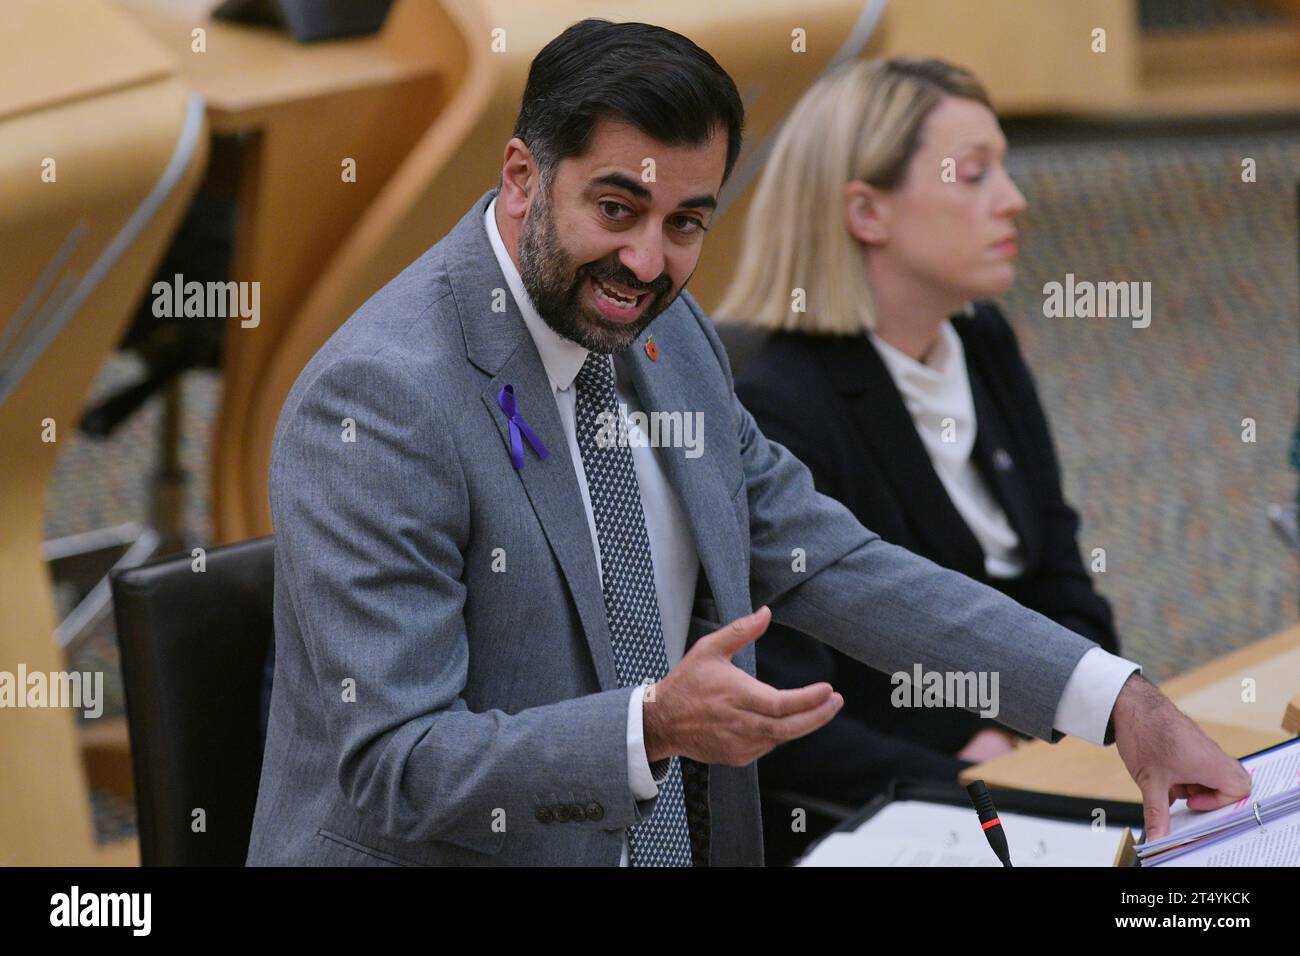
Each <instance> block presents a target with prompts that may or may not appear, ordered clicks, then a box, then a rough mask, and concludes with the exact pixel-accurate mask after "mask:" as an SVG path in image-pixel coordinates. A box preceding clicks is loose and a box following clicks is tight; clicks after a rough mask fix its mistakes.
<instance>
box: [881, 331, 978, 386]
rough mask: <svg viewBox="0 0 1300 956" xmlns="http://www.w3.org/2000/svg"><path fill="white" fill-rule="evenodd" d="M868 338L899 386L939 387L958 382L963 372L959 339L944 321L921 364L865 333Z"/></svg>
mask: <svg viewBox="0 0 1300 956" xmlns="http://www.w3.org/2000/svg"><path fill="white" fill-rule="evenodd" d="M868 337H869V338H870V339H871V344H872V345H874V346H875V347H876V351H877V352H879V353H880V358H881V359H882V360H883V361H884V363H885V367H886V368H888V369H889V373H890V375H891V377H892V378H893V379H894V381H895V382H896V383H899V385H900V386H901V385H902V383H904V382H906V383H908V384H911V385H916V386H919V387H921V388H926V389H936V388H941V387H943V386H945V385H947V384H948V383H950V382H953V381H955V380H957V379H959V378H960V376H961V373H962V372H963V371H964V370H965V356H964V355H963V351H964V350H963V349H962V347H961V338H960V337H959V336H958V335H957V330H956V329H954V328H953V327H952V323H951V322H948V321H945V322H944V323H943V325H941V326H939V336H938V338H937V339H936V340H935V343H934V346H933V347H932V348H931V349H930V354H929V355H927V356H926V361H924V362H918V361H917V360H916V359H914V358H912V356H910V355H907V354H906V353H904V352H901V351H899V350H898V349H896V348H894V346H892V345H890V344H889V343H888V342H886V341H885V340H884V339H882V338H880V337H879V336H877V335H876V334H875V333H874V332H871V333H868Z"/></svg>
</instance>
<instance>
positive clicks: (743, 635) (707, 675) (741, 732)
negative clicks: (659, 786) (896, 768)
mask: <svg viewBox="0 0 1300 956" xmlns="http://www.w3.org/2000/svg"><path fill="white" fill-rule="evenodd" d="M771 620H772V612H771V611H770V610H768V608H767V607H761V608H759V609H758V610H757V611H755V612H754V613H753V614H751V615H749V616H748V617H742V618H740V619H738V620H735V621H732V622H731V623H730V624H728V625H726V626H725V627H723V628H722V629H721V630H717V631H714V632H713V633H712V634H706V635H705V636H704V637H701V638H700V639H699V640H698V641H696V642H695V644H694V645H693V646H692V647H691V649H690V650H689V651H688V652H687V653H686V656H684V657H683V658H682V659H681V661H680V662H679V663H678V664H677V666H676V667H674V668H673V669H672V670H671V671H670V672H669V673H668V676H667V677H665V678H664V679H663V680H661V681H659V682H658V683H656V684H654V685H653V686H652V687H651V688H650V689H649V690H647V691H646V695H645V701H644V704H643V706H642V713H643V715H644V737H645V747H646V756H647V757H648V758H649V759H650V762H651V763H653V762H654V761H656V760H662V759H663V758H665V757H669V756H672V755H673V754H680V755H682V756H685V757H690V758H691V759H692V760H698V761H700V762H701V763H721V764H728V765H730V766H733V767H743V766H744V765H745V764H748V763H752V762H753V761H755V760H757V759H758V758H759V757H761V756H763V754H765V753H767V752H768V751H769V750H771V749H772V748H773V747H775V746H776V745H777V744H780V743H784V742H785V741H787V740H793V739H795V738H796V737H802V736H803V735H804V734H808V733H812V732H813V731H814V730H816V729H817V728H818V727H821V726H823V725H825V724H826V723H827V722H828V721H830V719H831V718H832V717H834V716H835V714H836V713H837V712H838V711H839V709H840V708H841V707H842V706H843V705H844V698H843V697H841V696H840V695H839V694H837V693H835V692H834V690H833V689H832V688H831V685H830V684H827V683H824V682H823V683H820V684H809V685H808V686H807V687H800V688H798V689H797V690H777V689H776V688H775V687H771V686H769V685H767V684H764V683H763V682H762V681H759V680H755V679H754V678H753V677H750V676H749V675H748V674H747V673H745V672H744V671H743V670H741V669H740V668H739V667H737V666H736V665H735V664H733V663H732V662H731V658H732V657H733V656H734V655H735V654H736V653H737V652H738V651H739V650H740V649H741V648H742V647H744V646H745V645H746V644H748V643H750V642H751V641H753V640H755V639H756V638H757V637H758V636H759V635H760V634H762V633H763V632H764V631H766V630H767V625H768V624H769V623H771Z"/></svg>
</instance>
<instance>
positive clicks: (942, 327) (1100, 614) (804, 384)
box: [715, 59, 1118, 858]
mask: <svg viewBox="0 0 1300 956" xmlns="http://www.w3.org/2000/svg"><path fill="white" fill-rule="evenodd" d="M1006 148H1007V147H1006V140H1005V138H1004V137H1003V135H1002V132H1001V130H1000V129H999V127H998V122H997V118H996V117H995V115H994V113H993V110H992V107H991V105H990V103H989V98H988V95H987V94H986V93H985V91H984V89H983V88H982V87H981V85H980V84H979V82H978V81H977V80H976V79H975V78H974V77H973V76H972V75H971V74H970V73H968V72H966V71H964V70H962V69H960V68H958V67H955V66H952V65H949V64H946V63H943V62H939V61H936V60H918V59H893V60H887V61H878V60H877V61H858V62H854V63H852V64H849V65H847V66H846V67H844V68H841V69H839V70H838V71H836V72H834V73H832V74H830V75H828V76H827V77H825V78H823V79H822V80H821V81H819V82H818V83H817V84H816V85H815V86H814V87H813V88H812V89H810V90H809V91H808V93H807V94H806V95H805V96H804V97H803V99H802V100H801V101H800V102H799V104H798V105H797V106H796V107H795V109H794V110H793V112H792V114H791V117H790V119H789V120H788V121H787V122H786V124H785V126H784V127H783V128H782V130H781V132H780V134H779V135H778V138H777V141H776V143H775V146H774V150H773V153H772V156H771V158H770V160H769V162H768V164H767V167H766V170H765V173H764V175H763V177H762V180H761V182H760V184H759V186H758V189H757V192H756V194H755V198H754V202H753V205H752V207H751V208H750V211H749V219H748V224H747V231H746V236H745V245H744V251H743V253H742V256H741V259H740V263H739V268H738V272H737V275H736V277H735V280H734V282H733V283H732V285H731V287H730V289H729V290H728V292H727V295H726V296H725V298H724V301H723V302H722V304H721V305H719V307H718V308H717V309H716V310H715V315H716V316H718V317H719V318H721V319H724V320H733V321H739V322H745V323H749V324H751V325H754V326H758V327H761V328H764V329H768V330H771V331H772V332H773V333H774V334H773V335H771V336H770V337H769V338H768V339H767V340H766V342H765V343H764V345H763V346H762V348H761V350H760V351H759V353H758V354H757V356H756V357H755V358H754V360H753V361H752V362H751V363H750V364H749V365H748V366H747V367H746V368H745V370H744V374H743V375H742V376H741V377H740V379H739V380H738V382H737V386H736V391H737V394H738V395H739V396H740V398H741V400H742V401H743V402H744V404H745V405H746V407H747V408H748V409H749V410H750V412H751V413H752V414H753V415H754V417H755V419H756V420H757V421H758V424H759V426H760V427H761V428H762V430H763V432H764V434H765V435H767V436H768V437H769V438H771V439H773V440H775V441H778V442H780V443H782V444H784V445H786V446H787V447H788V448H790V450H791V451H793V452H794V453H795V454H796V455H798V456H799V457H800V458H801V459H803V461H804V462H805V463H806V464H807V465H808V467H809V468H810V469H811V471H812V473H813V476H814V479H815V481H816V484H817V488H818V490H819V491H821V492H823V493H825V494H828V495H830V496H832V497H835V498H838V499H839V500H840V501H841V502H843V503H844V504H845V505H846V506H847V507H848V508H849V509H850V510H851V511H852V512H853V513H854V515H855V516H856V517H857V518H858V520H859V521H861V522H862V523H863V524H864V525H866V526H867V527H868V528H870V529H872V530H873V531H875V532H876V533H878V534H880V535H881V537H883V538H885V539H886V540H887V541H890V542H892V543H894V544H898V545H902V546H903V547H906V548H909V549H911V550H912V551H915V552H917V553H919V554H921V555H923V556H925V557H927V558H929V559H931V560H933V561H935V562H936V563H938V564H941V565H944V566H946V567H949V568H953V569H955V570H959V571H961V572H963V573H965V574H967V575H969V576H970V577H972V578H975V579H977V580H979V581H982V582H984V583H986V584H988V585H990V586H992V587H995V588H997V589H999V590H1001V591H1003V592H1005V593H1006V594H1008V595H1009V596H1011V597H1012V598H1014V599H1015V600H1017V601H1019V602H1020V603H1022V604H1024V605H1025V606H1027V607H1030V608H1033V609H1034V610H1036V611H1039V612H1040V613H1042V614H1044V615H1046V616H1047V617H1050V618H1052V619H1053V620H1055V621H1057V622H1058V623H1060V624H1062V625H1064V626H1066V627H1068V628H1070V629H1072V630H1074V631H1076V632H1078V633H1080V634H1082V635H1084V636H1085V637H1088V638H1089V639H1091V640H1093V641H1095V642H1097V643H1098V644H1099V645H1100V646H1101V647H1103V648H1105V649H1106V650H1108V651H1111V652H1112V653H1117V652H1118V641H1117V638H1116V635H1115V630H1114V625H1113V622H1112V618H1111V612H1110V608H1109V606H1108V605H1107V603H1106V601H1105V600H1104V599H1103V598H1102V597H1101V596H1100V595H1099V594H1098V593H1097V592H1096V591H1095V590H1094V589H1093V586H1092V581H1091V579H1090V577H1089V575H1088V573H1087V572H1086V571H1085V570H1084V566H1083V562H1082V560H1081V558H1080V553H1079V547H1078V543H1077V541H1076V534H1077V531H1078V527H1079V521H1078V517H1077V515H1076V514H1075V512H1074V511H1073V510H1072V509H1071V508H1070V507H1069V506H1068V505H1067V504H1066V502H1065V501H1064V499H1063V497H1062V494H1061V478H1060V474H1059V472H1058V467H1057V459H1056V455H1055V453H1054V450H1053V445H1052V439H1051V436H1050V432H1049V429H1048V424H1047V420H1046V417H1045V415H1044V413H1043V409H1042V406H1041V405H1040V404H1039V401H1038V398H1037V395H1036V393H1035V388H1034V383H1033V378H1032V376H1031V375H1030V373H1029V370H1028V368H1026V367H1025V363H1024V361H1023V359H1022V358H1021V355H1020V352H1019V349H1018V347H1017V345H1016V340H1015V336H1014V335H1013V333H1012V331H1011V327H1010V326H1009V325H1008V324H1007V322H1006V320H1005V319H1004V318H1003V316H1002V314H1001V313H1000V312H999V311H998V309H997V307H996V306H994V305H993V304H991V303H990V302H988V301H987V300H989V299H991V298H993V297H995V296H997V295H999V294H1001V293H1003V292H1005V291H1006V289H1007V288H1008V287H1009V286H1010V285H1011V282H1012V280H1013V278H1014V277H1015V258H1016V252H1017V248H1016V246H1017V241H1018V236H1017V228H1016V219H1017V216H1018V215H1019V214H1020V213H1021V212H1022V211H1023V210H1024V208H1025V200H1024V197H1023V196H1022V195H1021V194H1020V191H1019V190H1018V189H1017V188H1016V186H1015V184H1014V183H1013V182H1012V181H1011V177H1010V176H1009V175H1008V173H1007V170H1006V167H1005V165H1004V160H1005V157H1006ZM975 303H978V304H975ZM757 647H758V660H759V670H760V675H759V676H760V677H761V678H762V679H763V680H765V681H768V682H769V683H771V684H773V685H775V686H777V687H796V686H802V685H804V684H807V683H811V682H813V681H818V680H828V681H831V682H832V683H833V685H834V686H835V687H836V688H838V689H839V690H840V691H841V692H842V693H843V695H844V700H845V704H844V708H843V710H842V711H841V712H840V713H839V714H838V715H837V716H836V717H835V718H834V719H833V720H832V721H831V722H830V724H828V725H827V726H826V727H824V728H822V729H821V730H819V731H817V732H815V733H813V734H810V735H809V736H807V737H804V738H802V739H800V740H796V741H792V742H790V743H788V744H785V745H784V746H782V747H778V748H777V749H776V750H774V751H773V752H772V753H771V754H769V755H768V756H767V757H765V758H763V759H762V760H761V761H760V764H759V772H760V777H761V781H762V784H763V786H764V788H765V789H768V790H769V791H770V790H772V789H793V790H798V791H801V792H803V793H809V794H811V795H812V796H815V797H820V798H823V799H826V800H830V801H833V802H837V803H841V804H847V805H858V804H861V803H863V802H865V801H867V800H869V799H870V798H871V797H872V796H874V795H875V794H876V793H878V792H880V791H881V790H882V789H883V788H884V787H885V785H886V784H887V783H888V781H889V780H891V779H893V778H900V777H911V778H929V779H935V778H938V779H949V780H951V779H953V778H955V777H956V775H957V773H958V772H959V770H960V769H961V768H962V767H964V766H966V765H967V763H968V762H978V761H982V760H986V759H990V758H992V757H995V756H998V755H999V754H1001V753H1005V752H1006V751H1007V750H1009V749H1011V747H1012V746H1013V740H1014V737H1013V735H1011V734H1010V733H1009V732H1007V731H1004V730H1003V729H1001V728H1000V727H999V726H998V725H997V724H996V723H995V722H994V721H992V720H989V719H983V718H981V717H980V716H978V715H977V714H973V713H970V712H968V711H966V710H962V709H958V708H954V707H940V708H911V707H907V708H904V707H899V706H895V701H896V699H897V698H896V695H895V694H894V690H895V686H896V685H895V684H894V683H893V682H891V680H890V678H889V677H888V676H887V675H884V674H881V673H878V672H876V671H873V670H871V669H870V668H868V667H866V666H865V665H863V664H860V663H858V662H856V661H854V660H851V659H850V658H848V657H845V656H843V655H841V654H839V653H838V652H836V651H834V650H832V649H831V648H829V647H827V646H826V645H823V644H820V643H818V642H816V641H812V640H809V639H807V638H805V637H803V636H802V635H799V634H796V633H793V632H790V631H782V630H778V629H777V628H775V627H773V628H772V629H771V630H769V632H768V634H767V635H766V636H765V637H764V638H763V639H762V640H761V641H759V642H758V645H757ZM1026 651H1027V652H1030V649H1028V648H1027V649H1026ZM781 822H782V823H783V825H782V826H780V827H770V828H769V831H770V832H771V833H773V834H777V835H776V836H774V837H773V839H774V840H776V841H780V840H788V839H789V837H788V836H786V834H785V833H784V831H787V830H789V826H788V823H789V821H788V820H785V821H781ZM809 829H810V832H809V833H808V834H807V837H808V838H811V837H812V836H814V835H815V833H814V832H811V831H812V830H813V828H811V827H810V828H809ZM797 842H798V841H797V840H796V843H797ZM797 848H798V847H797V846H795V849H797ZM789 850H790V847H789V846H788V845H785V844H784V843H782V844H781V845H775V844H774V845H773V846H772V847H770V848H769V854H770V856H771V857H772V858H778V857H780V856H782V855H783V852H784V853H788V852H789Z"/></svg>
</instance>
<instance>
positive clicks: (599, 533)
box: [575, 352, 691, 866]
mask: <svg viewBox="0 0 1300 956" xmlns="http://www.w3.org/2000/svg"><path fill="white" fill-rule="evenodd" d="M577 386H578V394H577V403H576V409H575V416H576V424H577V433H578V450H579V451H580V452H581V454H582V468H583V471H585V472H586V475H587V489H588V491H589V492H590V494H591V510H592V514H593V515H594V516H595V519H596V541H597V542H598V544H599V545H600V570H601V589H602V591H603V592H604V597H605V616H606V617H607V618H608V620H609V632H610V636H611V637H612V639H613V645H614V668H615V671H616V673H617V675H618V684H619V686H620V687H628V686H631V685H633V684H641V683H645V682H653V681H657V680H659V679H661V678H662V677H664V676H665V675H666V674H667V673H668V654H667V653H666V652H665V650H664V632H663V624H662V622H661V621H660V619H659V600H658V597H657V596H656V593H655V580H654V565H653V564H652V563H651V560H650V537H649V535H648V534H647V533H646V526H645V512H644V511H643V510H642V509H641V491H640V488H639V487H638V486H637V482H636V471H635V469H634V468H633V466H632V449H631V448H629V447H628V446H627V445H626V444H621V443H620V442H618V440H617V439H618V436H619V435H620V434H621V425H620V424H619V417H618V399H617V397H616V395H615V393H614V370H613V367H612V366H611V364H610V358H609V356H608V355H602V354H598V353H596V352H590V353H588V354H587V360H586V361H585V362H584V363H583V365H582V368H581V370H579V372H578V378H577ZM602 413H607V414H602ZM610 416H612V417H610ZM611 438H612V439H613V440H612V441H611ZM663 763H664V762H663V761H661V762H659V763H657V764H655V765H652V766H651V770H652V771H655V772H656V776H658V775H659V774H661V773H662V772H663ZM627 841H628V861H629V862H630V863H631V865H632V866H690V865H691V838H690V830H689V828H688V826H687V820H686V800H685V797H684V796H683V792H682V768H681V764H680V762H679V760H678V758H677V757H675V756H674V757H671V758H670V759H669V761H668V777H667V779H666V780H665V781H664V782H663V783H661V784H660V785H659V799H658V801H657V802H656V803H655V808H654V812H653V813H651V814H650V816H649V818H647V819H646V820H644V821H642V822H641V823H638V824H634V825H633V826H630V827H628V831H627Z"/></svg>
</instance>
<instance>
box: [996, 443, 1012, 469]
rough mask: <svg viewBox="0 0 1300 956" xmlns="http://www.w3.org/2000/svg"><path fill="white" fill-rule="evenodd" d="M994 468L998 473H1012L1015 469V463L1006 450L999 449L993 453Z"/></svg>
mask: <svg viewBox="0 0 1300 956" xmlns="http://www.w3.org/2000/svg"><path fill="white" fill-rule="evenodd" d="M993 467H994V468H996V469H997V470H998V471H1010V470H1011V469H1012V468H1014V467H1015V463H1014V462H1013V461H1012V460H1011V456H1010V455H1008V454H1007V450H1006V449H1005V448H999V449H998V450H997V451H995V452H993Z"/></svg>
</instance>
